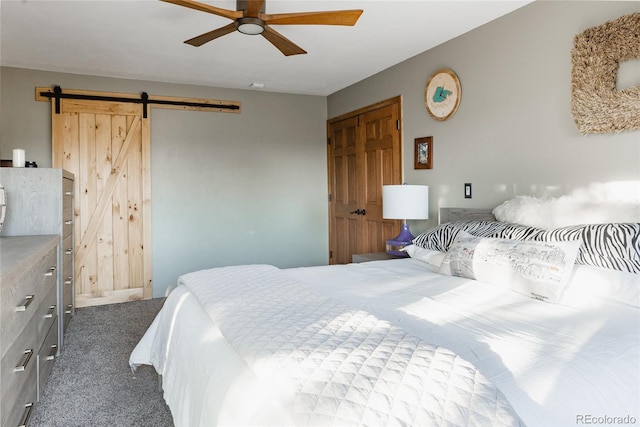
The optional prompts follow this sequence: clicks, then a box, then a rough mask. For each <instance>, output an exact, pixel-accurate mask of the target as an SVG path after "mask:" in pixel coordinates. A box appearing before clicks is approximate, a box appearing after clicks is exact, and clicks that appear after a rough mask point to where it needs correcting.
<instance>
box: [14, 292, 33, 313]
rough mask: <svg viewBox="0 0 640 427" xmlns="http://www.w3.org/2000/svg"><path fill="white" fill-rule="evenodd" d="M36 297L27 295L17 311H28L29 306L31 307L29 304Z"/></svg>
mask: <svg viewBox="0 0 640 427" xmlns="http://www.w3.org/2000/svg"><path fill="white" fill-rule="evenodd" d="M34 297H35V295H27V296H26V297H24V303H23V304H22V305H19V306H17V307H16V311H26V310H27V307H29V304H31V303H32V302H33V298H34Z"/></svg>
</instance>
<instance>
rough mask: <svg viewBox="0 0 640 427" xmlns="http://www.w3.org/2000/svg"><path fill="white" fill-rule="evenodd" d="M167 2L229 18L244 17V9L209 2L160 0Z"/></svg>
mask: <svg viewBox="0 0 640 427" xmlns="http://www.w3.org/2000/svg"><path fill="white" fill-rule="evenodd" d="M160 1H163V2H165V3H173V4H177V5H178V6H184V7H188V8H189V9H195V10H199V11H201V12H207V13H212V14H214V15H218V16H222V17H225V18H229V19H237V18H242V11H236V10H229V9H222V8H219V7H215V6H210V5H208V4H204V3H200V2H197V1H195V0H160Z"/></svg>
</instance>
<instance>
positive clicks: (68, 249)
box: [62, 236, 73, 266]
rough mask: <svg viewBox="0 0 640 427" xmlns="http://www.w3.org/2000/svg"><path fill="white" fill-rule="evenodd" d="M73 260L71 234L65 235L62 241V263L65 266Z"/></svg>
mask: <svg viewBox="0 0 640 427" xmlns="http://www.w3.org/2000/svg"><path fill="white" fill-rule="evenodd" d="M71 261H73V236H67V237H65V238H64V240H63V241H62V265H63V266H65V265H67V264H69V263H71Z"/></svg>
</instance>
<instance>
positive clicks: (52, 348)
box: [38, 324, 58, 402]
mask: <svg viewBox="0 0 640 427" xmlns="http://www.w3.org/2000/svg"><path fill="white" fill-rule="evenodd" d="M57 353H58V325H56V324H54V325H53V326H51V328H50V329H49V333H48V334H47V337H46V338H45V340H44V343H43V344H42V347H40V351H39V352H38V402H39V401H40V399H41V398H42V392H43V391H44V385H45V384H46V383H47V379H48V378H49V374H50V373H51V369H52V368H53V363H54V362H55V360H56V354H57Z"/></svg>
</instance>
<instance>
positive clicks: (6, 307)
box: [0, 249, 57, 356]
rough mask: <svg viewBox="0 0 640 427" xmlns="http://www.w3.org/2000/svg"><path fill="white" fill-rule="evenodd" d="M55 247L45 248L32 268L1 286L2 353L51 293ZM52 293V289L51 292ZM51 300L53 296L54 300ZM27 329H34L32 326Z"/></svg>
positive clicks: (0, 343) (54, 276) (54, 287)
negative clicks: (45, 252) (47, 250)
mask: <svg viewBox="0 0 640 427" xmlns="http://www.w3.org/2000/svg"><path fill="white" fill-rule="evenodd" d="M56 256H57V254H56V250H55V249H53V250H51V251H49V252H48V253H47V254H46V255H45V256H43V257H42V258H41V259H40V260H39V261H38V262H37V263H36V264H35V265H34V267H33V268H31V269H28V270H27V271H25V272H24V273H23V274H21V275H20V277H19V278H18V280H16V281H15V282H14V283H11V285H10V286H3V287H2V300H1V302H0V304H1V307H2V310H1V313H2V318H1V319H0V324H1V332H0V346H1V347H2V354H1V355H0V356H4V355H5V352H6V351H7V347H8V345H10V344H11V342H13V340H14V339H16V338H17V337H18V336H19V335H21V334H22V333H23V331H24V330H25V328H26V327H27V324H28V323H29V321H30V320H31V319H32V318H33V317H34V316H35V314H36V312H37V311H38V307H40V305H41V304H42V302H43V301H45V300H47V299H48V298H50V296H51V290H52V289H53V290H54V292H55V289H56V276H57V273H56ZM54 295H55V293H54ZM53 304H55V298H54V302H53ZM29 333H31V334H33V333H35V328H33V329H32V330H31V331H30V332H29Z"/></svg>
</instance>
